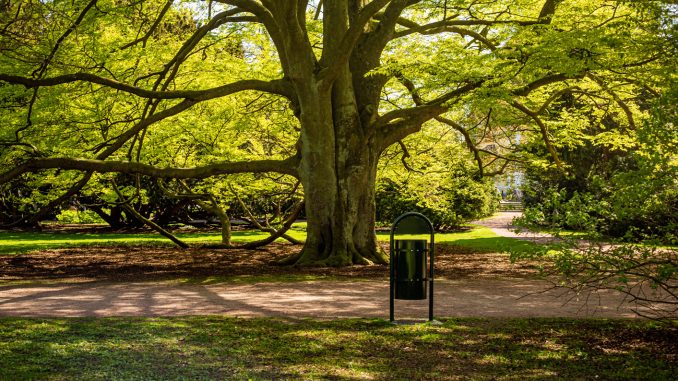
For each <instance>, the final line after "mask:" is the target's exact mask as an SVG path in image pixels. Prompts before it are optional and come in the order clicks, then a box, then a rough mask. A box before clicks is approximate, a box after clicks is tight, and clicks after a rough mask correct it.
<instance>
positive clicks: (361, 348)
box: [0, 317, 678, 380]
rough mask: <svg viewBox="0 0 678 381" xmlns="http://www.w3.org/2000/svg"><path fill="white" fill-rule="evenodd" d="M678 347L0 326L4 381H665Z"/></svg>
mask: <svg viewBox="0 0 678 381" xmlns="http://www.w3.org/2000/svg"><path fill="white" fill-rule="evenodd" d="M676 342H678V335H677V334H676V331H675V330H672V329H669V328H662V327H655V326H652V325H651V324H649V323H638V322H629V321H606V320H564V319H534V320H525V319H513V320H492V319H456V320H448V321H446V322H445V324H444V325H443V326H429V325H418V326H393V325H391V324H389V323H388V322H386V321H383V320H365V319H360V320H338V321H313V320H302V321H299V320H289V319H279V318H278V319H236V318H225V317H181V318H147V319H143V318H107V319H0V351H1V352H2V353H3V356H0V378H1V379H14V380H22V379H44V378H55V379H81V380H84V379H87V380H100V379H145V380H160V379H162V380H179V379H206V380H211V379H214V380H217V379H219V380H236V379H237V380H241V379H254V380H263V379H265V380H272V379H319V380H323V379H324V380H358V379H376V380H398V379H407V380H423V379H435V380H452V379H465V378H473V379H496V378H506V379H530V378H531V379H595V378H598V379H619V378H625V379H653V380H663V379H667V380H668V379H671V377H672V376H673V375H675V373H674V372H675V360H676V359H675V356H676V344H675V343H676Z"/></svg>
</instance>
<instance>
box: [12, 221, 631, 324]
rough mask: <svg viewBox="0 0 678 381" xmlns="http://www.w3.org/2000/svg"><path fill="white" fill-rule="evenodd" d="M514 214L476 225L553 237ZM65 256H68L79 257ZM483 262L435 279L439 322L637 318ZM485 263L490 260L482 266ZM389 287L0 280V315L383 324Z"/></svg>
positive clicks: (619, 305)
mask: <svg viewBox="0 0 678 381" xmlns="http://www.w3.org/2000/svg"><path fill="white" fill-rule="evenodd" d="M518 215H520V213H515V212H504V213H500V214H499V215H498V216H496V217H494V218H491V219H486V220H481V221H476V222H474V223H476V224H478V225H482V226H486V227H489V228H490V229H492V231H494V232H495V233H496V234H498V235H501V236H505V237H512V238H519V239H527V240H533V241H541V240H550V239H553V237H551V236H550V235H548V234H539V233H532V232H526V233H520V234H519V233H516V232H515V231H514V230H513V228H512V226H511V221H512V220H513V218H514V217H516V216H518ZM56 254H58V255H57V256H62V255H65V254H63V253H56ZM85 254H87V255H88V257H89V256H91V254H88V253H85ZM68 255H69V256H71V257H72V256H74V255H76V254H74V253H69V254H68ZM83 255H84V254H83ZM168 255H170V256H172V255H176V254H172V253H169V254H168ZM194 255H195V253H194ZM267 255H270V254H267ZM108 257H110V258H113V257H114V255H113V254H110V255H108V256H107V258H108ZM486 257H487V258H486ZM486 257H483V258H484V259H481V262H478V260H479V259H477V258H467V259H465V260H464V261H465V262H466V261H468V263H469V264H470V265H472V266H475V267H474V268H476V270H477V271H475V272H470V273H468V274H466V273H467V272H464V271H462V272H459V271H457V272H450V275H452V277H448V279H444V280H436V283H435V298H434V300H435V307H434V313H435V315H436V316H441V317H500V318H507V317H570V318H584V317H604V318H632V317H636V314H635V313H634V311H633V307H634V306H632V305H630V304H628V303H626V302H625V301H624V299H623V297H622V296H621V294H619V293H615V292H612V291H601V292H599V293H598V294H594V295H587V296H577V295H573V294H571V293H568V292H567V291H565V290H563V289H552V288H551V284H550V283H548V282H546V281H542V280H538V279H534V278H532V277H530V275H527V274H525V275H524V276H523V275H520V276H519V277H506V276H501V275H497V274H494V273H493V272H492V271H481V268H483V265H487V266H490V267H492V268H495V267H497V266H500V265H502V264H501V263H494V262H491V261H490V259H492V258H494V257H492V258H490V257H489V256H486ZM116 258H117V257H116ZM461 258H462V257H459V258H457V260H459V259H461ZM494 259H496V258H494ZM164 260H166V259H164ZM486 261H490V262H487V263H485V262H486ZM503 261H505V259H504V260H503ZM500 262H501V261H500ZM503 265H506V264H503ZM453 274H457V275H453ZM464 274H466V275H464ZM388 289H389V286H388V282H387V281H385V280H383V279H372V280H366V281H340V280H334V281H313V282H281V283H253V284H241V283H220V284H209V285H200V284H177V283H176V282H175V283H173V282H172V281H165V282H162V281H146V282H142V281H102V280H82V279H81V280H76V279H75V278H73V279H72V280H69V279H64V280H61V281H58V282H56V283H52V284H47V285H45V284H38V283H26V284H23V285H15V284H12V283H4V284H3V282H2V281H0V316H14V317H87V316H95V317H102V316H180V315H229V316H241V317H260V316H287V317H294V318H305V317H310V318H327V319H330V318H349V317H375V318H388V301H389V296H388V295H389V291H388ZM427 315H428V301H426V300H424V301H396V318H397V319H404V318H408V319H411V318H424V317H426V316H427Z"/></svg>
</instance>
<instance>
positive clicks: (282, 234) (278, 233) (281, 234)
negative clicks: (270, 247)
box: [229, 184, 303, 246]
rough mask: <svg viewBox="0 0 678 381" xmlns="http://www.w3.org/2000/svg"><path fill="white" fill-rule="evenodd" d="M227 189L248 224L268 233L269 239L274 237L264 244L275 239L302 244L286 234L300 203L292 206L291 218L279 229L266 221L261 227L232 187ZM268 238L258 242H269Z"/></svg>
mask: <svg viewBox="0 0 678 381" xmlns="http://www.w3.org/2000/svg"><path fill="white" fill-rule="evenodd" d="M229 188H230V189H231V192H232V193H233V195H234V196H235V198H236V200H237V201H238V204H239V205H240V207H241V208H242V209H243V211H244V212H245V214H247V217H248V218H249V220H248V222H249V223H251V224H252V225H254V226H255V227H256V228H257V229H259V230H261V231H263V232H266V233H269V234H270V235H271V237H273V236H275V238H273V239H272V240H270V241H268V242H267V243H266V244H268V243H270V242H273V241H274V240H275V239H277V238H284V239H286V240H287V241H289V242H290V243H293V244H295V245H300V244H302V243H303V242H301V241H299V240H297V239H295V238H293V237H290V236H289V235H287V234H286V233H287V230H289V228H290V227H291V226H292V223H293V222H294V220H296V218H297V217H298V215H299V212H300V211H301V207H300V205H299V204H301V202H297V203H296V204H295V205H294V207H293V208H292V213H291V216H290V217H288V218H287V220H286V221H285V222H283V226H282V227H281V228H279V229H276V228H274V227H272V226H271V225H270V224H269V223H268V221H266V222H265V224H266V226H264V225H261V224H260V223H259V221H258V220H257V218H256V217H255V216H254V214H253V213H252V211H251V210H250V209H249V208H248V207H247V205H245V203H244V202H243V200H242V199H241V198H240V195H239V194H238V192H236V191H235V189H233V186H232V185H230V184H229ZM297 208H298V210H296V209H297ZM295 210H296V211H295ZM291 217H293V219H292V221H291V222H290V224H289V226H287V227H285V226H286V225H287V221H289V220H290V218H291ZM269 238H270V237H269ZM269 238H266V239H265V240H262V241H259V242H263V241H267V240H269ZM260 246H263V245H260Z"/></svg>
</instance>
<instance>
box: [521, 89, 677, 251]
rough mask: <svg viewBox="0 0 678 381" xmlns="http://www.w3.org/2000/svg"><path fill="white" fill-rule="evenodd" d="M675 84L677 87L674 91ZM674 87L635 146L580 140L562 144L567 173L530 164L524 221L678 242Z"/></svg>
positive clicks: (641, 132) (655, 106)
mask: <svg viewBox="0 0 678 381" xmlns="http://www.w3.org/2000/svg"><path fill="white" fill-rule="evenodd" d="M672 91H675V90H672ZM671 99H673V100H675V99H676V98H675V94H673V93H671V92H668V93H667V94H666V95H665V96H664V97H662V98H660V99H659V100H658V101H657V103H655V105H654V106H653V108H652V109H651V110H653V111H654V115H653V116H652V119H651V120H649V121H647V122H646V123H644V124H643V126H639V127H642V128H640V129H639V130H638V131H637V134H636V138H634V149H633V150H616V149H611V150H610V149H607V148H600V147H596V146H595V144H582V145H581V146H579V147H577V148H575V149H562V150H561V151H560V152H561V154H562V155H563V158H565V159H567V163H568V165H569V166H570V168H569V173H568V174H563V173H560V172H556V171H549V170H547V171H543V170H540V169H538V168H536V167H532V168H531V169H530V170H529V171H528V176H527V178H528V181H527V182H526V184H525V189H524V192H525V195H526V204H527V209H526V212H525V217H524V219H523V222H524V223H527V224H535V225H538V226H542V227H551V228H553V227H556V228H563V229H574V230H579V231H586V232H588V233H591V234H603V235H607V236H611V237H622V238H625V239H628V240H635V241H637V240H642V239H648V238H649V239H655V238H658V239H660V240H662V241H663V242H667V243H674V244H675V243H676V242H678V234H677V232H678V180H677V179H678V157H677V156H676V152H678V151H676V147H677V145H678V134H676V133H675V132H676V130H675V125H674V120H675V119H674V118H675V109H674V107H673V106H669V107H668V108H667V103H666V102H672V101H671Z"/></svg>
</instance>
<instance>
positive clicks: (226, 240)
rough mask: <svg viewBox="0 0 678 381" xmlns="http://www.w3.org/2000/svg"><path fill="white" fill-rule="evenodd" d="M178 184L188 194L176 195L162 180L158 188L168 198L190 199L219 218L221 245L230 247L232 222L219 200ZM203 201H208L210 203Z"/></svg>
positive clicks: (181, 182)
mask: <svg viewBox="0 0 678 381" xmlns="http://www.w3.org/2000/svg"><path fill="white" fill-rule="evenodd" d="M178 182H179V184H180V185H181V187H182V188H183V189H184V191H185V192H186V193H175V192H172V191H170V190H169V189H167V187H165V185H164V183H163V181H162V180H160V181H158V186H159V187H160V189H161V190H162V191H163V193H165V194H166V195H167V196H168V197H171V198H177V199H190V200H192V201H194V202H195V203H196V204H198V206H200V207H201V208H202V209H203V210H205V211H207V212H208V213H211V214H213V215H215V216H217V218H219V223H220V224H221V243H222V244H224V245H226V246H230V245H231V220H230V218H229V216H228V214H227V213H226V211H224V209H223V208H221V207H220V206H219V203H218V202H217V199H216V198H215V197H214V195H211V194H207V193H201V194H199V193H195V192H193V191H192V190H191V189H190V188H189V187H188V185H186V183H185V182H183V181H178ZM203 200H207V201H208V202H205V201H203Z"/></svg>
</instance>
